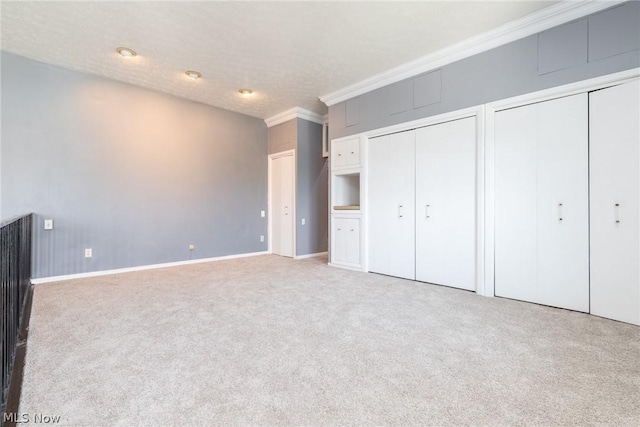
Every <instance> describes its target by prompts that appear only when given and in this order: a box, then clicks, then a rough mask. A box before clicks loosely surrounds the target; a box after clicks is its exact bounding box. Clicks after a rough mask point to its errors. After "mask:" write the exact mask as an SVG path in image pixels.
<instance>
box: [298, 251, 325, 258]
mask: <svg viewBox="0 0 640 427" xmlns="http://www.w3.org/2000/svg"><path fill="white" fill-rule="evenodd" d="M328 254H329V252H317V253H315V254H307V255H296V256H294V257H293V259H307V258H316V257H320V256H324V255H328Z"/></svg>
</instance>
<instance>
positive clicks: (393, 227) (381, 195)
mask: <svg viewBox="0 0 640 427" xmlns="http://www.w3.org/2000/svg"><path fill="white" fill-rule="evenodd" d="M368 149H369V150H368V184H369V185H368V208H367V209H368V215H369V216H368V227H369V234H368V241H369V270H370V271H372V272H375V273H382V274H388V275H390V276H397V277H403V278H407V279H414V278H415V194H414V192H415V132H414V131H408V132H400V133H395V134H392V135H385V136H381V137H378V138H372V139H370V140H369V147H368Z"/></svg>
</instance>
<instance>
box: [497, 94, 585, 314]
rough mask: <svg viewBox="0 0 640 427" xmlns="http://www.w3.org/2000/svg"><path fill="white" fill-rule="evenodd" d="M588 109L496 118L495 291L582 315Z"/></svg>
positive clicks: (559, 104)
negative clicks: (574, 311)
mask: <svg viewBox="0 0 640 427" xmlns="http://www.w3.org/2000/svg"><path fill="white" fill-rule="evenodd" d="M587 108H588V104H587V96H586V94H580V95H574V96H570V97H565V98H559V99H554V100H551V101H546V102H540V103H537V104H532V105H527V106H523V107H518V108H513V109H510V110H506V111H501V112H498V113H496V122H495V293H496V295H498V296H504V297H508V298H515V299H521V300H525V301H531V302H536V303H540V304H546V305H551V306H555V307H562V308H568V309H572V310H579V311H588V310H589V225H588V224H589V223H588V221H589V213H588V110H587Z"/></svg>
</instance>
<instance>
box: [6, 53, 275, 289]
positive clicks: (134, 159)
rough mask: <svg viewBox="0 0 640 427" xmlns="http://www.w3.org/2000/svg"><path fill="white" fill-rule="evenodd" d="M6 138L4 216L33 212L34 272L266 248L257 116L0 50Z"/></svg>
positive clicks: (261, 129)
mask: <svg viewBox="0 0 640 427" xmlns="http://www.w3.org/2000/svg"><path fill="white" fill-rule="evenodd" d="M1 136H2V140H1V146H0V152H1V162H2V163H1V166H2V170H1V177H2V181H1V186H2V188H1V190H2V191H1V198H2V211H1V212H0V217H1V218H9V217H12V216H14V215H17V214H21V213H25V212H34V213H35V214H36V222H35V223H36V227H35V236H34V241H35V259H34V270H33V273H34V277H47V276H56V275H64V274H73V273H82V272H90V271H98V270H107V269H115V268H124V267H134V266H140V265H148V264H156V263H165V262H173V261H182V260H188V259H190V258H193V259H197V258H208V257H216V256H222V255H231V254H241V253H250V252H257V251H265V250H267V243H266V242H265V243H260V235H265V236H266V234H267V219H266V218H261V217H260V210H266V208H267V162H266V158H267V128H266V125H265V124H264V121H262V120H260V119H256V118H252V117H248V116H244V115H241V114H236V113H232V112H229V111H225V110H221V109H218V108H213V107H209V106H206V105H202V104H198V103H194V102H190V101H186V100H182V99H179V98H175V97H172V96H169V95H164V94H160V93H156V92H152V91H148V90H145V89H141V88H138V87H135V86H130V85H126V84H122V83H118V82H114V81H110V80H106V79H103V78H99V77H96V76H92V75H88V74H82V73H77V72H74V71H69V70H65V69H61V68H58V67H54V66H50V65H46V64H42V63H38V62H35V61H32V60H29V59H26V58H22V57H19V56H15V55H11V54H7V53H2V133H1ZM45 218H50V219H53V220H54V229H53V230H52V231H44V230H43V227H42V226H43V220H44V219H45ZM189 244H195V246H196V249H195V251H193V253H190V251H189V250H188V245H189ZM85 248H92V249H93V258H84V249H85Z"/></svg>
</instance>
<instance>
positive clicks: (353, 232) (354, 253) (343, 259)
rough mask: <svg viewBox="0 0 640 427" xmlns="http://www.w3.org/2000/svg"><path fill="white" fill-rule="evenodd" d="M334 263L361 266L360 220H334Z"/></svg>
mask: <svg viewBox="0 0 640 427" xmlns="http://www.w3.org/2000/svg"><path fill="white" fill-rule="evenodd" d="M332 222H333V238H334V243H333V252H332V257H333V262H334V263H338V264H349V265H351V266H354V267H355V266H359V265H360V264H361V263H360V219H359V218H335V217H334V218H333V221H332Z"/></svg>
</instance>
